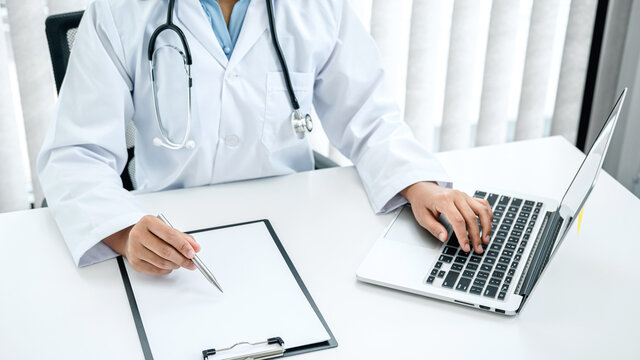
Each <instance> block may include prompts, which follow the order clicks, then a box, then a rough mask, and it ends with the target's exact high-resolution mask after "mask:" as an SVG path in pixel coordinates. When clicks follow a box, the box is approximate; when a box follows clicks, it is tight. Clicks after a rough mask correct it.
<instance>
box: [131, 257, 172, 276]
mask: <svg viewBox="0 0 640 360" xmlns="http://www.w3.org/2000/svg"><path fill="white" fill-rule="evenodd" d="M129 264H131V267H133V269H134V270H136V271H139V272H143V273H147V274H152V275H166V274H169V273H170V272H171V270H166V269H160V268H159V267H157V266H154V265H152V264H150V263H148V262H146V261H144V260H142V259H134V260H133V261H132V260H130V259H129Z"/></svg>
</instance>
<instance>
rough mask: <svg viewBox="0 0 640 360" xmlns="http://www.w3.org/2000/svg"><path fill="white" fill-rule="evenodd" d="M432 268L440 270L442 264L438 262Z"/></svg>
mask: <svg viewBox="0 0 640 360" xmlns="http://www.w3.org/2000/svg"><path fill="white" fill-rule="evenodd" d="M433 267H434V268H436V269H440V268H441V267H442V262H440V261H438V262H437V263H436V264H435V265H434V266H433Z"/></svg>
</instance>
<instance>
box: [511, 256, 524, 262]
mask: <svg viewBox="0 0 640 360" xmlns="http://www.w3.org/2000/svg"><path fill="white" fill-rule="evenodd" d="M521 258H522V255H516V256H515V257H514V258H513V260H515V261H520V259H521Z"/></svg>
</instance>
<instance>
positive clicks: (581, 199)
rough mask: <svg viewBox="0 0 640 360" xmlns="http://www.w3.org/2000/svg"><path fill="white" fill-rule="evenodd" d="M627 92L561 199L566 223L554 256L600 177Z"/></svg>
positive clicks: (554, 249)
mask: <svg viewBox="0 0 640 360" xmlns="http://www.w3.org/2000/svg"><path fill="white" fill-rule="evenodd" d="M625 94H626V89H625V91H623V92H622V94H620V97H618V101H616V104H615V106H614V107H613V110H612V111H611V113H610V114H609V118H608V119H607V121H606V122H605V123H604V125H603V127H602V129H601V130H600V134H598V137H597V138H596V140H595V142H594V143H593V145H592V146H591V149H590V150H589V152H588V153H587V156H586V157H585V159H584V161H583V162H582V165H581V166H580V169H578V172H577V173H576V175H575V177H574V178H573V180H572V181H571V184H570V185H569V188H568V189H567V192H566V193H565V194H564V196H563V197H562V200H561V201H560V205H559V206H558V212H559V215H560V218H561V219H564V220H565V224H566V225H564V226H563V227H564V230H562V233H561V235H560V237H559V238H558V241H557V242H556V244H555V246H554V247H553V251H552V256H553V253H554V252H555V251H556V249H557V247H558V246H559V245H560V243H561V242H562V240H563V239H564V237H565V235H566V234H567V232H568V231H569V229H570V227H571V225H572V224H573V221H574V220H575V219H576V218H579V216H580V212H581V211H582V207H583V206H584V203H585V201H586V200H587V198H588V196H589V194H590V193H591V190H592V189H593V187H594V185H595V183H596V179H597V178H598V174H599V173H600V169H601V168H602V163H603V161H604V157H605V155H606V153H607V148H608V147H609V143H610V142H611V137H612V135H613V130H614V129H615V126H616V123H617V121H618V116H619V115H620V109H621V108H622V103H623V101H624V97H625Z"/></svg>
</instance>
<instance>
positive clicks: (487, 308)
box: [478, 305, 491, 310]
mask: <svg viewBox="0 0 640 360" xmlns="http://www.w3.org/2000/svg"><path fill="white" fill-rule="evenodd" d="M478 306H480V309H483V310H491V308H490V307H488V306H484V305H478Z"/></svg>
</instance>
